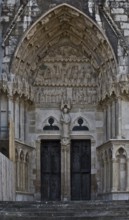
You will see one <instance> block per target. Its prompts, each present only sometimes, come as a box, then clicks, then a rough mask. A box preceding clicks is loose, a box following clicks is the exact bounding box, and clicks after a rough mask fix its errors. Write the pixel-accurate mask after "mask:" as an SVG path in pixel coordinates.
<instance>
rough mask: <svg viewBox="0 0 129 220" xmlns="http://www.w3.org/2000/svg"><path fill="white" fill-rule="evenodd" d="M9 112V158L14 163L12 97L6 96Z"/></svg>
mask: <svg viewBox="0 0 129 220" xmlns="http://www.w3.org/2000/svg"><path fill="white" fill-rule="evenodd" d="M8 110H9V158H10V160H12V161H13V162H15V128H14V118H13V116H14V112H13V111H14V100H13V97H12V96H8Z"/></svg>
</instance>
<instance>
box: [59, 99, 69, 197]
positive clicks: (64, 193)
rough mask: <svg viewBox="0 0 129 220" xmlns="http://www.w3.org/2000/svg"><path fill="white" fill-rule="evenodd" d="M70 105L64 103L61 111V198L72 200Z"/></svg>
mask: <svg viewBox="0 0 129 220" xmlns="http://www.w3.org/2000/svg"><path fill="white" fill-rule="evenodd" d="M69 109H70V108H69V105H67V104H64V103H62V113H61V119H60V120H61V124H62V133H61V199H62V200H63V201H68V200H70V186H71V184H70V143H71V137H70V123H71V117H70V114H69Z"/></svg>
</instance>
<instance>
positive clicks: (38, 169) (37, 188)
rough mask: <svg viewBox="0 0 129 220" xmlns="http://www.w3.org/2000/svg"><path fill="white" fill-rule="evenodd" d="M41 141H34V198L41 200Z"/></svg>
mask: <svg viewBox="0 0 129 220" xmlns="http://www.w3.org/2000/svg"><path fill="white" fill-rule="evenodd" d="M40 149H41V141H40V140H37V141H36V162H37V163H36V180H35V192H36V193H35V198H36V199H37V200H41V164H40V153H41V150H40Z"/></svg>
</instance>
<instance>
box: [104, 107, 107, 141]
mask: <svg viewBox="0 0 129 220" xmlns="http://www.w3.org/2000/svg"><path fill="white" fill-rule="evenodd" d="M106 121H107V120H106V109H104V125H105V126H104V142H105V141H107V125H106Z"/></svg>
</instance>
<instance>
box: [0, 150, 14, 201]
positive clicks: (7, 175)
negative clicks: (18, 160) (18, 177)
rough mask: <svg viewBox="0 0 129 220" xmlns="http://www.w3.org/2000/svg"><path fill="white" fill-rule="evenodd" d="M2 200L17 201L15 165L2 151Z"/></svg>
mask: <svg viewBox="0 0 129 220" xmlns="http://www.w3.org/2000/svg"><path fill="white" fill-rule="evenodd" d="M0 201H15V165H14V163H13V162H11V161H10V160H9V159H8V158H6V157H5V156H4V155H3V154H1V153H0Z"/></svg>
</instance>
